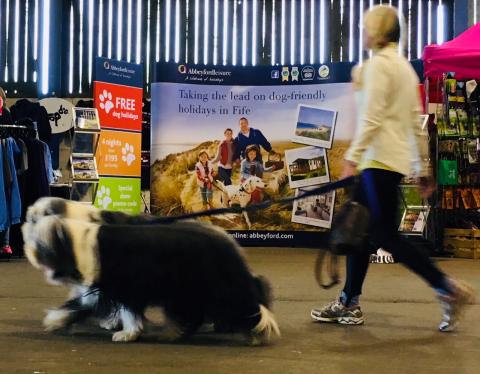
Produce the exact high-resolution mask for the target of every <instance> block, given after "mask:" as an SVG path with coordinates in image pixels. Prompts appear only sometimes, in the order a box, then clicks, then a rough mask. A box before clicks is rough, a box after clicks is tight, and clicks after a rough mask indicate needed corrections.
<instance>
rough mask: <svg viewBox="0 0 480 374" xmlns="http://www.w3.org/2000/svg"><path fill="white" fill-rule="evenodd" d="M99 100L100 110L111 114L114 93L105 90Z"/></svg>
mask: <svg viewBox="0 0 480 374" xmlns="http://www.w3.org/2000/svg"><path fill="white" fill-rule="evenodd" d="M98 98H99V99H100V108H102V109H103V110H104V111H105V113H107V114H108V113H110V111H111V110H112V108H113V101H112V93H111V92H108V91H107V90H103V92H102V93H101V94H100V96H99V97H98Z"/></svg>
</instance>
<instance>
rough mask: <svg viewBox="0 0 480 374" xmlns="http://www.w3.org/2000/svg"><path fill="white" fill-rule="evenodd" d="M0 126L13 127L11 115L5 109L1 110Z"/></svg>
mask: <svg viewBox="0 0 480 374" xmlns="http://www.w3.org/2000/svg"><path fill="white" fill-rule="evenodd" d="M0 125H10V126H11V125H13V119H12V115H11V114H10V111H9V110H8V109H7V108H6V107H3V108H2V114H0Z"/></svg>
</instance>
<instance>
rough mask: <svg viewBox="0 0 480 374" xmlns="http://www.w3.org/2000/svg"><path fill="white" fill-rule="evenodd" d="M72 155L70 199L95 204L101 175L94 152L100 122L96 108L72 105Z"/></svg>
mask: <svg viewBox="0 0 480 374" xmlns="http://www.w3.org/2000/svg"><path fill="white" fill-rule="evenodd" d="M72 129H73V131H72V138H71V155H70V187H71V188H70V200H75V201H79V202H82V203H86V204H93V203H94V201H95V196H96V194H97V189H98V183H99V177H98V169H97V161H96V158H95V153H96V151H97V147H98V142H99V139H100V122H99V120H98V111H97V109H95V108H77V107H75V108H73V126H72Z"/></svg>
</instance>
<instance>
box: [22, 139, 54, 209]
mask: <svg viewBox="0 0 480 374" xmlns="http://www.w3.org/2000/svg"><path fill="white" fill-rule="evenodd" d="M24 141H25V145H26V146H27V151H28V170H27V171H26V172H25V174H24V175H25V186H26V187H25V200H24V201H23V203H24V204H25V206H30V205H32V204H33V203H35V201H37V199H39V198H40V197H43V196H50V186H49V182H48V171H47V165H46V161H45V160H46V156H45V152H47V148H46V144H45V143H43V142H42V141H40V140H38V139H34V138H26V139H24Z"/></svg>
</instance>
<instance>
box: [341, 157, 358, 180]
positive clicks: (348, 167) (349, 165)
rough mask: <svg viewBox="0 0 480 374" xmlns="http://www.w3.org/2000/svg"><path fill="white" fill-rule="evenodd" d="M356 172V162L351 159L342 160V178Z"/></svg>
mask: <svg viewBox="0 0 480 374" xmlns="http://www.w3.org/2000/svg"><path fill="white" fill-rule="evenodd" d="M356 174H357V164H356V163H354V162H352V161H348V160H344V161H343V171H342V179H344V178H348V177H352V176H354V175H356Z"/></svg>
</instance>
